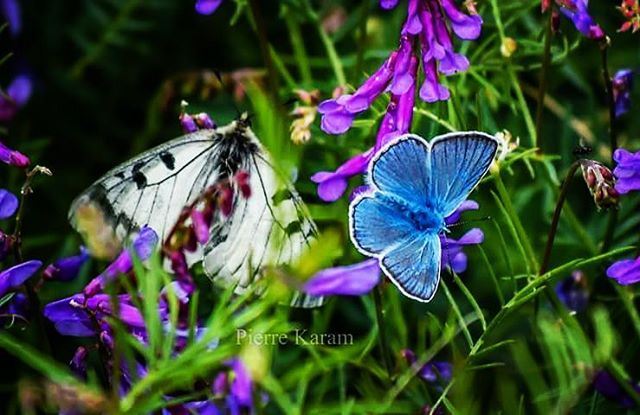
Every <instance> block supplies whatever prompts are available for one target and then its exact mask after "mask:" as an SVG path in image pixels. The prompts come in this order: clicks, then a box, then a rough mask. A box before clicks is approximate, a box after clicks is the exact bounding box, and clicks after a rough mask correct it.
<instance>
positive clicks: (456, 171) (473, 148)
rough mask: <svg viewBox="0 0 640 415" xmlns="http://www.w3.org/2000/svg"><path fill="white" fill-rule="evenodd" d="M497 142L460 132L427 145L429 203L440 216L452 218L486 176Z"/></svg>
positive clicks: (441, 137) (491, 138) (476, 133)
mask: <svg viewBox="0 0 640 415" xmlns="http://www.w3.org/2000/svg"><path fill="white" fill-rule="evenodd" d="M497 150H498V141H497V140H496V139H495V138H494V137H492V136H490V135H488V134H485V133H480V132H463V133H451V134H446V135H443V136H440V137H438V138H436V139H434V140H433V141H432V142H431V171H432V173H433V174H432V176H431V185H430V186H429V188H430V189H429V198H428V199H429V200H430V201H431V203H433V205H434V206H435V207H436V210H437V211H438V212H440V213H441V214H442V215H443V216H445V217H446V216H449V215H450V214H452V213H453V212H454V211H455V210H456V209H457V208H458V206H460V204H461V203H462V202H464V201H465V200H466V199H467V197H468V196H469V193H471V191H472V190H473V189H474V188H475V187H476V186H477V185H478V183H479V182H480V179H482V177H483V176H484V175H485V174H486V173H487V170H489V167H490V166H491V162H492V161H493V159H494V157H495V155H496V151H497Z"/></svg>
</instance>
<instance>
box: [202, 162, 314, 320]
mask: <svg viewBox="0 0 640 415" xmlns="http://www.w3.org/2000/svg"><path fill="white" fill-rule="evenodd" d="M248 171H249V177H250V185H251V189H252V194H251V197H250V198H248V199H243V198H237V199H236V205H235V207H234V209H233V212H232V214H231V216H230V217H229V218H228V221H227V224H226V226H224V227H220V228H218V229H216V230H215V231H214V232H213V235H212V238H211V240H210V242H209V243H208V244H207V246H206V247H205V251H204V269H205V271H206V273H207V275H209V277H210V278H212V279H213V280H214V281H221V282H223V283H227V284H228V283H237V287H236V292H238V293H240V292H243V291H245V290H246V289H247V288H248V287H249V286H250V285H251V283H252V282H253V281H254V280H255V279H256V278H258V277H259V276H260V271H261V270H262V269H263V267H264V266H265V265H282V264H291V263H293V262H295V260H296V259H297V258H298V257H299V256H300V254H301V253H302V252H303V251H304V250H305V249H307V248H308V247H309V246H310V244H311V243H312V242H313V241H314V240H315V239H316V236H317V229H316V226H315V224H314V223H313V221H312V220H311V216H310V215H309V212H308V211H307V209H306V206H305V205H304V203H303V202H302V200H301V199H300V196H299V195H298V194H297V192H296V191H295V189H294V188H293V187H292V186H291V185H290V184H289V183H288V182H287V181H286V180H284V179H283V178H282V175H280V174H279V173H278V170H277V168H275V166H273V164H272V162H271V161H270V159H269V157H268V155H267V154H266V153H258V154H255V155H252V156H251V157H250V160H249V166H248ZM322 302H323V299H322V297H315V296H308V295H305V294H303V293H299V292H297V293H295V294H294V297H293V299H292V300H291V304H292V305H293V306H296V307H305V308H307V307H316V306H319V305H321V304H322Z"/></svg>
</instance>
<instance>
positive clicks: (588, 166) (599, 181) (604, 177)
mask: <svg viewBox="0 0 640 415" xmlns="http://www.w3.org/2000/svg"><path fill="white" fill-rule="evenodd" d="M580 168H581V169H582V177H583V178H584V181H585V183H586V184H587V187H588V188H589V192H590V193H591V195H592V196H593V201H594V202H595V204H596V206H597V207H598V209H600V208H610V207H616V206H617V205H618V201H619V199H620V194H619V193H618V191H617V190H615V185H616V180H615V178H614V177H613V174H612V173H611V170H609V168H607V167H606V166H604V165H602V164H600V163H598V162H597V161H593V160H582V161H581V162H580Z"/></svg>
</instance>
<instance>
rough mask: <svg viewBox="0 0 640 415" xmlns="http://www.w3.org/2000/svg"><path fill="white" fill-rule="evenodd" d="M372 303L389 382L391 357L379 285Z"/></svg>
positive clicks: (375, 289)
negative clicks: (374, 308) (374, 306)
mask: <svg viewBox="0 0 640 415" xmlns="http://www.w3.org/2000/svg"><path fill="white" fill-rule="evenodd" d="M373 301H374V303H375V305H376V322H377V324H378V333H379V335H380V343H379V344H380V352H381V353H382V359H383V360H384V365H385V367H386V369H387V374H388V375H389V380H391V379H392V378H393V375H392V372H391V370H392V368H393V365H392V363H391V356H390V355H389V342H388V340H387V332H386V326H385V324H384V309H383V304H382V288H381V286H380V284H378V285H377V286H376V288H374V289H373Z"/></svg>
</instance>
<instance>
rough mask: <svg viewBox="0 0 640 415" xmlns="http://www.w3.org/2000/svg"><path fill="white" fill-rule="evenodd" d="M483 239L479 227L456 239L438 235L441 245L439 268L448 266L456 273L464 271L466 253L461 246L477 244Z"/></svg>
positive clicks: (465, 267)
mask: <svg viewBox="0 0 640 415" xmlns="http://www.w3.org/2000/svg"><path fill="white" fill-rule="evenodd" d="M483 241H484V233H482V230H480V229H479V228H473V229H471V230H469V231H468V232H467V233H465V234H464V235H463V236H462V238H460V239H458V240H455V239H452V238H449V237H447V236H444V235H440V244H441V245H442V253H441V262H440V268H441V269H444V268H449V269H451V270H453V272H455V273H456V274H460V273H461V272H464V271H465V270H466V269H467V254H465V253H464V251H463V250H462V248H463V247H464V246H466V245H478V244H481V243H482V242H483Z"/></svg>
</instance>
